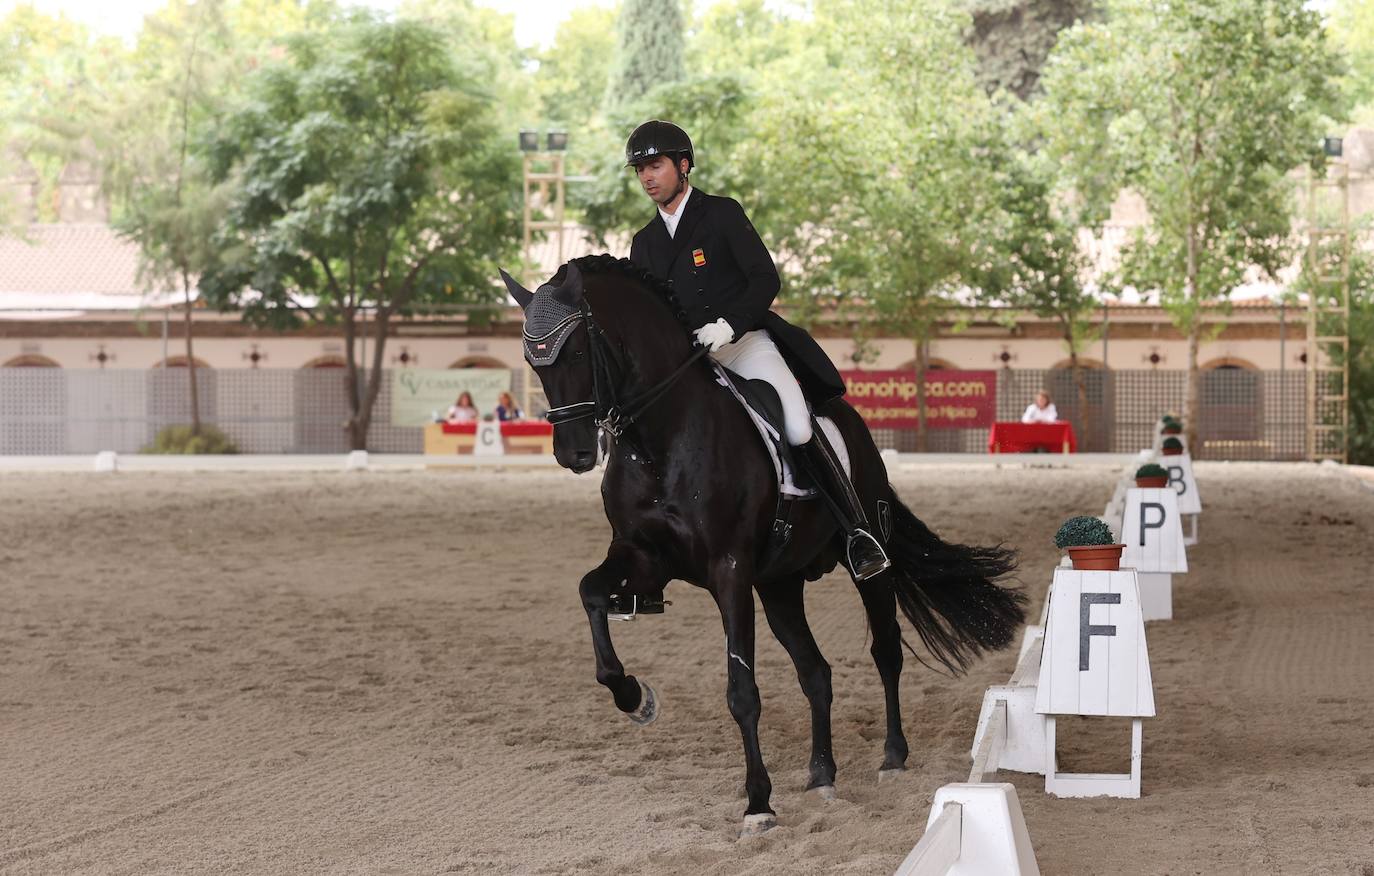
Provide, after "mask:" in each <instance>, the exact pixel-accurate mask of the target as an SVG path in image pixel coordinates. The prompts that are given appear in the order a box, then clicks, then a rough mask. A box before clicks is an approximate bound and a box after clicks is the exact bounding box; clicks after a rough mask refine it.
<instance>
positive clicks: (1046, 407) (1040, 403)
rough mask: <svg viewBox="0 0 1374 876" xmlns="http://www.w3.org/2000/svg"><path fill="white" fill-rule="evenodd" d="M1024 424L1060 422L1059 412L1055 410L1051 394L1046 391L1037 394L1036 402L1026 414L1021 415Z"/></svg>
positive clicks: (1027, 409)
mask: <svg viewBox="0 0 1374 876" xmlns="http://www.w3.org/2000/svg"><path fill="white" fill-rule="evenodd" d="M1021 422H1023V423H1057V422H1059V412H1058V411H1056V410H1055V409H1054V402H1052V401H1050V394H1049V393H1048V392H1045V390H1043V389H1042V390H1040V391H1039V392H1037V393H1036V394H1035V401H1034V402H1032V403H1031V404H1030V406H1029V407H1027V408H1026V412H1025V413H1024V414H1022V415H1021Z"/></svg>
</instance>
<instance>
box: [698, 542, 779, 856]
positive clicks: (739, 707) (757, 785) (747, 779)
mask: <svg viewBox="0 0 1374 876" xmlns="http://www.w3.org/2000/svg"><path fill="white" fill-rule="evenodd" d="M727 563H728V566H727V565H725V564H721V565H720V566H718V567H717V574H716V575H713V576H712V579H711V593H712V595H713V596H715V599H716V605H717V606H718V607H719V608H720V618H721V622H722V623H723V624H724V625H725V666H726V679H727V680H726V684H725V702H726V704H727V705H728V706H729V707H730V714H731V715H733V716H734V718H735V723H736V724H738V725H739V732H740V736H741V738H742V739H743V740H744V764H745V774H744V790H745V793H746V794H747V795H748V798H749V806H748V808H747V809H745V810H744V827H743V830H742V831H741V835H743V836H750V835H753V834H759V833H763V832H764V831H766V830H768V829H769V828H771V827H773V826H774V825H775V824H777V817H776V815H775V814H774V812H773V810H772V808H771V807H770V806H769V805H768V798H769V797H771V796H772V794H773V783H772V782H771V781H770V780H769V778H768V769H767V768H766V767H765V766H764V765H763V752H762V751H761V750H760V748H759V713H760V712H761V711H762V709H763V707H762V703H761V702H760V700H759V688H758V685H757V684H755V683H754V593H753V590H752V588H751V587H750V586H749V582H748V581H747V580H746V579H745V578H744V577H743V576H742V575H740V574H739V573H738V572H737V571H736V570H735V563H734V561H733V560H727ZM740 565H741V566H745V567H746V568H748V567H750V566H751V565H752V564H749V565H748V566H746V564H743V563H741V564H740Z"/></svg>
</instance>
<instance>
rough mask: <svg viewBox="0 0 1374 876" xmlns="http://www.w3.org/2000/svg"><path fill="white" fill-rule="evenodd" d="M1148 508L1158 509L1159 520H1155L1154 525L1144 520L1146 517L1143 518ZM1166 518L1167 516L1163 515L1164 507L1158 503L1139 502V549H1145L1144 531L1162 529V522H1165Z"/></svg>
mask: <svg viewBox="0 0 1374 876" xmlns="http://www.w3.org/2000/svg"><path fill="white" fill-rule="evenodd" d="M1150 508H1155V509H1158V511H1159V519H1158V520H1156V521H1155V522H1154V523H1150V522H1149V520H1148V519H1146V517H1145V512H1146V511H1147V510H1149V509H1150ZM1167 518H1168V515H1167V514H1165V513H1164V506H1163V505H1161V504H1159V503H1158V502H1141V503H1140V546H1141V547H1145V531H1146V530H1148V529H1163V528H1164V521H1165V520H1166V519H1167Z"/></svg>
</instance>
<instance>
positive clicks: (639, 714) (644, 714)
mask: <svg viewBox="0 0 1374 876" xmlns="http://www.w3.org/2000/svg"><path fill="white" fill-rule="evenodd" d="M635 681H638V682H639V708H637V709H635V710H634V711H633V712H626V713H625V714H626V715H628V716H629V718H630V720H631V721H633V722H635V723H636V724H638V725H639V726H641V727H647V726H649V725H650V724H652V723H654V722H655V721H657V720H658V694H656V693H654V689H653V688H651V687H649V686H648V685H647V684H645V683H644V682H643V681H640V680H639V679H638V678H636V679H635Z"/></svg>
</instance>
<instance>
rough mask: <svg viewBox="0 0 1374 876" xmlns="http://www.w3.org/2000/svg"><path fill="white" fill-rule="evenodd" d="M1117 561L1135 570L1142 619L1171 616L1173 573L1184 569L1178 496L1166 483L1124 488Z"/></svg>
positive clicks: (1186, 556)
mask: <svg viewBox="0 0 1374 876" xmlns="http://www.w3.org/2000/svg"><path fill="white" fill-rule="evenodd" d="M1121 539H1122V541H1123V542H1124V543H1125V545H1126V548H1125V550H1123V551H1122V552H1121V565H1122V566H1126V567H1129V568H1132V569H1135V570H1136V571H1137V572H1138V573H1139V577H1138V579H1137V586H1138V587H1139V588H1140V609H1141V612H1142V614H1143V615H1144V617H1145V620H1169V619H1170V618H1172V617H1173V616H1174V593H1173V587H1174V573H1175V572H1186V571H1188V554H1187V552H1186V550H1185V549H1184V546H1183V523H1182V517H1181V516H1180V515H1179V513H1178V496H1177V494H1175V493H1174V491H1173V490H1171V489H1169V488H1168V487H1159V488H1149V489H1141V488H1139V487H1135V488H1132V489H1130V490H1127V491H1126V514H1125V517H1124V520H1123V525H1122V533H1121Z"/></svg>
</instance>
